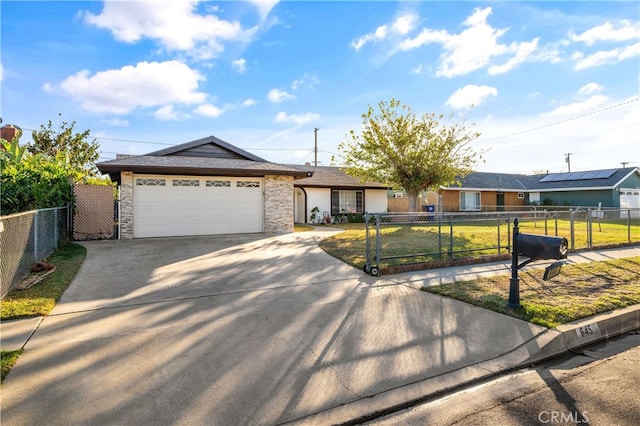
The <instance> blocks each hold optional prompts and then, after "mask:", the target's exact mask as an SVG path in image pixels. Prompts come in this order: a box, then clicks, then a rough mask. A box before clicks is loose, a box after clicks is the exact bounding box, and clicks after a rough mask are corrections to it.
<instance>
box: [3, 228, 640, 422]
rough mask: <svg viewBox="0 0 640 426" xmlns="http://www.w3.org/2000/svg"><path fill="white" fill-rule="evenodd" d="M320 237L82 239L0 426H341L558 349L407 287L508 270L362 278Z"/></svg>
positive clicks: (7, 391) (507, 323)
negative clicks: (76, 267) (79, 259)
mask: <svg viewBox="0 0 640 426" xmlns="http://www.w3.org/2000/svg"><path fill="white" fill-rule="evenodd" d="M326 236H327V233H326V232H320V231H317V232H308V233H296V234H290V235H285V236H278V237H265V236H246V237H243V239H242V240H241V241H238V240H237V237H233V238H231V237H229V240H228V241H227V240H224V238H211V237H209V238H193V239H158V240H134V241H131V242H127V241H119V242H92V243H88V244H87V247H88V256H87V260H86V261H85V265H83V267H82V268H81V270H80V272H79V274H78V276H77V277H76V279H75V280H74V282H73V283H72V285H71V287H70V288H69V289H68V290H67V292H66V293H65V295H64V297H63V298H62V300H61V301H60V303H59V304H58V305H57V306H56V308H55V309H54V312H52V314H51V315H50V316H48V317H46V318H44V319H43V320H42V322H41V323H39V326H37V324H32V325H31V328H30V327H29V326H26V327H25V330H24V333H25V336H28V335H31V333H33V327H36V326H37V330H36V331H35V333H33V334H32V335H31V337H30V338H28V337H21V338H19V337H15V342H18V343H16V345H24V349H25V352H24V353H23V355H22V356H21V357H20V359H19V361H18V363H17V365H16V366H15V367H14V369H13V370H12V372H11V373H10V374H9V376H8V377H7V379H6V381H5V383H4V384H3V386H2V391H1V393H0V397H1V403H2V422H3V425H13V424H16V425H17V424H38V423H43V422H46V423H48V424H62V423H64V424H114V423H117V424H125V425H126V424H142V425H146V424H222V425H226V424H229V425H236V424H282V423H288V422H292V423H304V424H328V423H340V422H344V421H349V420H352V419H357V418H366V416H367V415H370V414H371V413H375V412H379V411H380V410H387V409H392V408H393V407H397V406H399V405H402V404H407V402H410V401H412V400H414V399H416V398H421V397H423V396H424V395H428V394H431V393H433V392H438V391H440V392H441V391H444V390H446V389H449V388H451V387H455V386H457V385H459V384H461V383H464V382H468V381H472V380H478V379H479V378H482V377H486V376H487V375H491V374H496V373H497V372H499V371H503V370H504V369H508V368H512V367H515V366H516V364H517V363H521V362H525V361H526V360H527V359H528V358H529V357H531V356H541V355H544V353H543V352H541V351H542V350H543V348H545V347H547V348H550V349H553V350H554V351H558V350H567V345H566V339H565V340H564V341H565V345H564V347H563V346H562V344H561V341H562V339H564V338H563V337H562V336H564V332H562V331H557V330H555V333H551V331H549V330H547V329H545V328H543V327H539V326H536V325H532V324H529V323H526V322H524V321H520V320H517V319H514V318H511V317H507V316H504V315H500V314H495V313H493V312H489V311H486V310H484V309H480V308H476V307H473V306H470V305H468V304H465V303H462V302H457V301H454V300H450V299H445V298H442V297H440V296H436V295H432V294H429V293H426V292H422V291H419V290H418V289H419V288H420V287H422V286H423V285H425V284H426V285H429V284H435V283H441V282H448V281H454V280H460V279H470V278H472V277H475V276H483V275H484V274H495V273H509V270H508V262H502V263H495V264H490V265H475V266H466V267H457V268H445V269H441V270H434V271H421V272H414V273H407V274H398V275H393V276H383V277H382V278H379V279H376V278H374V277H370V276H368V275H365V274H364V273H362V272H360V271H358V270H356V269H354V268H352V267H349V266H347V265H345V264H344V263H342V262H340V261H338V260H336V259H334V258H332V257H331V256H328V255H327V254H326V253H324V252H323V251H322V250H320V249H319V248H318V246H317V243H318V241H320V240H321V239H323V238H325V237H326ZM638 253H639V250H638V248H637V247H635V248H631V249H618V250H607V251H602V252H598V253H597V254H596V253H595V252H590V253H580V254H578V255H572V256H571V257H570V259H569V260H570V261H571V262H579V261H593V260H600V259H606V258H617V257H627V256H633V255H637V254H638ZM633 312H635V313H631V314H629V313H627V315H630V316H629V317H628V318H627V320H629V321H631V320H634V318H635V321H638V315H637V310H636V311H633ZM634 315H635V316H634ZM34 322H36V321H34ZM19 323H21V324H24V323H22V322H6V323H3V324H2V330H1V331H2V336H3V341H2V346H3V349H9V347H6V346H5V344H6V343H7V340H5V338H4V337H5V335H10V334H11V332H12V330H15V329H16V327H17V326H18V325H17V324H19ZM598 323H599V324H600V322H598ZM637 326H638V325H636V327H637ZM599 330H600V331H601V332H602V333H608V330H607V329H606V327H605V326H601V327H599ZM572 332H574V333H575V331H572ZM15 334H20V333H15ZM604 335H606V334H602V336H604ZM602 336H601V337H602ZM27 339H28V341H27ZM24 341H26V344H24V343H21V342H24ZM545 356H546V355H545Z"/></svg>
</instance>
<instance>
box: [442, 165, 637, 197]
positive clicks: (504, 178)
mask: <svg viewBox="0 0 640 426" xmlns="http://www.w3.org/2000/svg"><path fill="white" fill-rule="evenodd" d="M634 173H638V174H640V169H638V168H637V167H626V168H619V169H603V170H589V171H584V172H567V173H551V174H543V175H520V174H508V173H482V172H476V173H470V174H468V175H467V176H466V177H464V178H462V179H460V183H461V185H459V186H448V187H442V189H448V190H465V189H474V190H485V191H518V192H520V191H529V192H546V191H558V190H561V191H580V190H583V191H584V190H594V189H613V188H616V187H618V186H619V185H621V184H622V182H624V181H625V180H626V179H627V178H629V177H630V176H631V175H633V174H634Z"/></svg>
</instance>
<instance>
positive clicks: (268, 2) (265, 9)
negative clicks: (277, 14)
mask: <svg viewBox="0 0 640 426" xmlns="http://www.w3.org/2000/svg"><path fill="white" fill-rule="evenodd" d="M249 1H250V2H251V3H253V5H254V6H255V7H256V8H257V9H258V13H259V14H260V19H261V20H265V19H266V18H267V16H269V13H271V10H273V8H274V7H275V6H276V5H277V4H278V3H279V1H280V0H249Z"/></svg>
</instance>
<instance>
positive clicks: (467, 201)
mask: <svg viewBox="0 0 640 426" xmlns="http://www.w3.org/2000/svg"><path fill="white" fill-rule="evenodd" d="M460 210H461V211H480V192H469V191H461V192H460Z"/></svg>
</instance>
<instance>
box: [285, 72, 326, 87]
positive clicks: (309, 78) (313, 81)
mask: <svg viewBox="0 0 640 426" xmlns="http://www.w3.org/2000/svg"><path fill="white" fill-rule="evenodd" d="M318 84H320V80H319V79H318V77H316V76H315V74H308V73H304V75H303V76H302V77H301V78H299V79H297V80H294V81H293V83H291V89H292V90H298V89H300V88H302V87H307V88H308V89H312V90H313V89H314V88H315V87H316V86H317V85H318Z"/></svg>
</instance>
